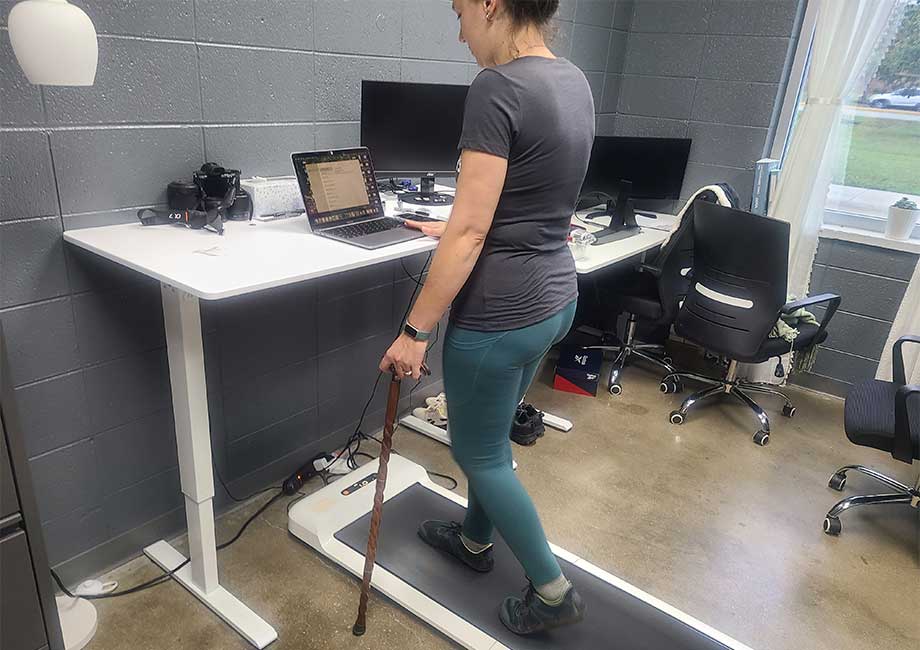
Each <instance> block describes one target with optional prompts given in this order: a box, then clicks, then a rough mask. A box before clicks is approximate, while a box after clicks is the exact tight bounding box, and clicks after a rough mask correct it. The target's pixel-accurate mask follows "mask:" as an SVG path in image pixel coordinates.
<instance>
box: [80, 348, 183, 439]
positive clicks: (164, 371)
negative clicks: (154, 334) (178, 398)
mask: <svg viewBox="0 0 920 650" xmlns="http://www.w3.org/2000/svg"><path fill="white" fill-rule="evenodd" d="M84 378H85V381H86V399H87V404H88V409H89V416H90V422H91V425H92V427H93V430H94V431H104V430H105V429H110V428H112V427H117V426H120V425H122V424H126V423H128V422H131V421H133V420H137V419H138V418H142V417H144V416H147V415H151V414H153V413H156V412H157V411H162V410H164V409H169V408H170V405H171V403H172V399H171V397H170V392H169V366H168V364H167V361H166V350H153V351H152V352H144V353H142V354H132V355H131V356H127V357H122V358H121V359H117V360H115V361H109V362H107V363H104V364H101V365H98V366H93V367H91V368H87V369H86V370H85V371H84Z"/></svg>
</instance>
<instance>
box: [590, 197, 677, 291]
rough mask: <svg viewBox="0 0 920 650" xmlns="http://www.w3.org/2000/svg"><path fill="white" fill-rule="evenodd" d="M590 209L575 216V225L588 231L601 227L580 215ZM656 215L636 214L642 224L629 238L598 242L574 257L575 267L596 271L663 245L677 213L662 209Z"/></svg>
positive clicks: (637, 221)
mask: <svg viewBox="0 0 920 650" xmlns="http://www.w3.org/2000/svg"><path fill="white" fill-rule="evenodd" d="M589 212H591V211H590V210H586V211H584V212H578V213H577V216H576V217H573V218H572V225H575V226H578V227H579V228H584V229H585V230H587V231H588V232H596V231H598V230H600V229H601V227H600V226H598V225H594V224H589V222H585V221H582V220H581V219H579V218H578V217H583V216H585V215H587V214H588V213H589ZM657 217H658V218H657V219H649V218H647V217H638V216H637V217H636V223H638V224H639V226H640V228H641V229H640V230H639V232H638V233H636V234H634V235H632V236H631V237H627V238H626V239H620V240H618V241H612V242H609V243H607V244H601V245H599V246H589V247H588V251H587V255H586V256H585V257H584V258H583V259H576V260H575V270H576V271H578V273H579V274H581V275H585V274H588V273H594V272H595V271H599V270H600V269H603V268H606V267H608V266H613V265H614V264H618V263H620V262H623V261H626V260H628V259H629V258H631V257H635V256H636V255H641V254H642V253H645V252H647V251H650V250H651V249H653V248H655V247H656V246H660V245H661V244H662V243H663V242H664V241H665V240H666V239H667V238H668V233H669V232H670V230H671V228H672V227H674V226H675V225H676V223H677V217H675V216H674V215H670V214H660V213H657ZM607 223H609V221H608V222H607Z"/></svg>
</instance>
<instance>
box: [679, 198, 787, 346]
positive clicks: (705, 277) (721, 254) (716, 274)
mask: <svg viewBox="0 0 920 650" xmlns="http://www.w3.org/2000/svg"><path fill="white" fill-rule="evenodd" d="M694 208H695V210H694V212H695V214H694V218H693V248H694V251H693V271H692V275H691V282H690V289H689V291H688V292H687V297H686V299H685V300H684V303H683V305H682V307H681V309H680V311H679V313H678V315H677V320H676V322H675V330H676V331H677V333H678V335H680V336H682V337H685V338H687V339H690V340H691V341H694V342H696V343H698V344H699V345H702V346H703V347H705V348H706V349H708V350H711V351H713V352H716V353H719V354H723V355H725V356H727V357H729V358H739V357H740V358H745V357H751V356H754V355H755V354H756V352H757V350H758V349H760V346H761V345H762V344H763V342H764V339H766V337H767V335H768V334H769V333H770V330H771V329H772V328H773V326H774V325H775V324H776V319H777V318H778V317H779V313H780V309H781V308H782V306H783V305H784V304H785V303H786V273H787V266H788V259H789V224H788V223H786V222H785V221H779V220H777V219H772V218H770V217H762V216H759V215H756V214H751V213H750V212H745V211H743V210H738V209H735V208H727V207H723V206H721V205H715V204H712V203H706V202H704V201H697V202H696V203H695V205H694Z"/></svg>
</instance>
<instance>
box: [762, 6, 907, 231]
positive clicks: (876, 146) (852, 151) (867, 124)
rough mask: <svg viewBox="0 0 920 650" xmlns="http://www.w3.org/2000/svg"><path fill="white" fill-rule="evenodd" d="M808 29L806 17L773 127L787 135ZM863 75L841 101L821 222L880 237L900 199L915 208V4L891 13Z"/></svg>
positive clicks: (797, 102)
mask: <svg viewBox="0 0 920 650" xmlns="http://www.w3.org/2000/svg"><path fill="white" fill-rule="evenodd" d="M812 4H815V5H816V4H817V3H812ZM809 8H810V9H811V7H809ZM809 18H810V19H811V21H810V23H809ZM813 31H814V12H813V11H810V12H809V14H807V15H806V22H805V25H804V26H803V30H802V36H801V38H800V44H799V52H797V55H796V61H795V63H794V65H793V69H792V74H793V75H795V74H796V73H797V74H798V76H797V77H795V76H793V77H790V90H789V91H788V92H787V96H786V100H785V106H784V110H783V114H782V115H781V120H780V128H781V126H782V124H783V120H785V123H787V124H789V127H788V129H787V134H788V136H791V133H792V131H793V129H794V128H795V121H796V120H795V118H796V115H797V113H798V111H799V110H800V109H801V106H802V102H804V98H805V92H804V88H805V86H806V84H807V78H808V56H809V53H810V47H811V34H812V33H813ZM806 35H807V37H806ZM864 77H865V78H866V82H865V84H864V87H862V88H861V89H860V94H858V95H856V96H852V97H847V98H845V99H844V105H843V107H842V111H841V117H840V119H841V128H840V129H839V136H838V138H837V141H836V142H835V143H834V147H833V154H832V155H833V157H834V158H833V163H834V167H833V177H832V182H831V187H830V190H829V192H828V196H827V202H826V204H825V213H824V223H825V224H831V225H843V226H850V227H856V228H861V229H863V230H870V231H877V232H881V231H884V229H885V220H886V219H887V215H888V206H890V205H891V204H892V203H894V202H895V201H897V200H898V199H899V198H901V197H902V196H908V197H909V198H912V199H913V200H915V201H917V202H918V203H920V0H907V1H906V2H904V4H903V6H902V11H899V12H896V15H895V17H894V18H893V20H892V24H891V25H890V26H889V28H888V30H886V32H885V33H883V35H882V37H881V38H880V40H879V42H878V43H877V44H876V49H875V52H874V55H873V56H872V57H870V61H869V64H868V65H867V69H866V71H865V73H864ZM796 81H798V83H796ZM777 132H778V133H783V131H782V130H778V131H777ZM789 139H790V137H787V138H777V140H778V142H777V143H776V146H775V147H774V157H778V158H780V159H782V156H783V155H785V153H786V149H787V147H788V141H789ZM914 236H915V237H917V236H920V232H918V231H915V232H914Z"/></svg>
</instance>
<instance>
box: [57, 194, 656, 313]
mask: <svg viewBox="0 0 920 650" xmlns="http://www.w3.org/2000/svg"><path fill="white" fill-rule="evenodd" d="M394 203H395V202H393V201H387V212H388V213H390V212H391V210H392V209H394V208H395V204H394ZM579 214H581V213H579ZM638 222H639V224H640V225H641V226H643V229H642V231H641V232H640V233H639V234H637V235H633V236H632V237H629V238H627V239H622V240H620V241H616V242H611V243H609V244H603V245H601V246H591V247H589V250H588V256H587V257H586V258H585V259H583V260H577V261H576V264H575V266H576V269H577V270H578V272H579V273H591V272H592V271H596V270H598V269H601V268H604V267H607V266H611V265H613V264H616V263H618V262H621V261H623V260H626V259H629V258H630V257H633V256H634V255H638V254H640V253H643V252H645V251H647V250H649V249H651V248H654V247H655V246H657V245H659V244H660V243H661V242H662V241H663V240H664V239H665V237H666V236H667V233H666V232H665V231H664V230H661V229H662V228H664V229H667V228H669V227H670V225H672V224H673V223H674V217H669V215H662V217H660V218H659V219H654V220H653V219H645V218H643V217H639V218H638ZM573 223H575V224H576V225H579V226H581V227H585V224H584V223H582V222H580V221H578V220H574V221H573ZM596 229H597V228H594V227H588V230H596ZM224 231H225V233H224V235H223V237H221V236H219V235H217V234H216V233H214V232H211V231H209V230H190V229H188V228H182V227H179V226H174V225H162V226H142V225H140V223H131V224H121V225H115V226H101V227H97V228H85V229H80V230H68V231H66V232H65V233H64V240H65V241H67V242H69V243H71V244H73V245H75V246H79V247H80V248H84V249H86V250H88V251H91V252H93V253H96V254H97V255H100V256H102V257H104V258H106V259H109V260H112V261H113V262H117V263H119V264H122V265H124V266H127V267H128V268H131V269H134V270H135V271H138V272H139V273H143V274H144V275H146V276H149V277H152V278H155V279H157V280H159V281H160V282H163V283H164V284H167V285H169V286H173V287H176V288H178V289H181V290H183V291H187V292H188V293H190V294H192V295H194V296H197V297H198V298H200V299H203V300H219V299H221V298H230V297H232V296H238V295H242V294H246V293H250V292H254V291H261V290H263V289H270V288H272V287H278V286H282V285H286V284H292V283H294V282H301V281H303V280H311V279H314V278H319V277H323V276H326V275H332V274H334V273H340V272H342V271H348V270H350V269H356V268H360V267H363V266H370V265H373V264H378V263H380V262H385V261H388V260H394V259H399V258H401V257H406V256H409V255H414V254H416V253H424V252H427V251H431V250H434V248H435V247H436V246H437V242H436V241H435V240H433V239H430V238H428V237H424V238H421V239H416V240H412V241H408V242H404V243H402V244H397V245H394V246H386V247H384V248H378V249H377V250H365V249H363V248H358V247H357V246H350V245H348V244H344V243H340V242H336V241H333V240H331V239H326V238H323V237H316V236H314V235H311V234H310V233H309V232H308V229H307V223H306V217H305V216H303V217H293V218H290V219H282V220H278V221H267V222H263V221H253V222H244V221H230V222H227V223H226V224H224Z"/></svg>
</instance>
